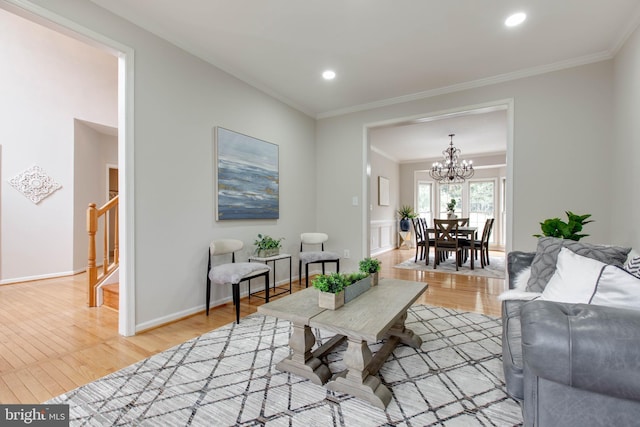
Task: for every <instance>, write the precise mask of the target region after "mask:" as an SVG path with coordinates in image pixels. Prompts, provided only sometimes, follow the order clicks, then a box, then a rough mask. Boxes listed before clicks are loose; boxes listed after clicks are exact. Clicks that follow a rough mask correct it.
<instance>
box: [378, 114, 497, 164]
mask: <svg viewBox="0 0 640 427" xmlns="http://www.w3.org/2000/svg"><path fill="white" fill-rule="evenodd" d="M449 134H454V135H455V136H454V137H453V145H454V146H455V147H457V148H459V149H460V150H461V151H462V152H461V155H460V160H474V156H473V155H474V154H475V155H477V154H483V155H486V154H488V153H492V154H502V155H503V156H502V158H503V160H502V163H504V161H506V158H505V154H506V153H505V152H506V149H507V111H506V109H499V110H498V111H496V108H485V109H481V110H475V111H468V112H462V113H460V114H453V115H450V116H447V117H432V118H429V119H428V120H426V121H418V122H408V123H400V124H398V125H393V126H386V127H378V128H374V129H372V130H370V132H369V144H370V146H371V148H372V149H374V150H376V151H377V152H378V153H380V154H382V155H384V156H385V157H388V158H390V159H392V160H395V161H397V162H399V163H407V162H416V161H424V160H427V159H429V160H431V161H435V160H442V151H443V150H444V149H445V148H447V147H448V145H449V141H450V138H449V136H448V135H449ZM475 160H476V162H475V164H478V162H477V160H478V159H477V158H476V159H475Z"/></svg>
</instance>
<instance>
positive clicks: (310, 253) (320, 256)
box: [298, 233, 340, 288]
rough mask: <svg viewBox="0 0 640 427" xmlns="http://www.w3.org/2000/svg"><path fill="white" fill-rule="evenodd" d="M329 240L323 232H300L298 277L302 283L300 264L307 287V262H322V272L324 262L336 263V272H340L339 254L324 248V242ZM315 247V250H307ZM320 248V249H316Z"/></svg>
mask: <svg viewBox="0 0 640 427" xmlns="http://www.w3.org/2000/svg"><path fill="white" fill-rule="evenodd" d="M327 240H329V236H328V235H327V234H325V233H302V234H301V235H300V257H299V258H300V261H299V262H298V277H299V278H300V279H299V280H300V282H301V283H302V265H303V264H304V266H305V280H306V286H305V287H307V288H308V287H309V264H322V274H324V271H325V268H324V267H325V264H326V263H334V262H335V263H336V272H338V273H339V272H340V256H339V255H338V254H336V253H335V252H329V251H325V250H324V243H325V242H326V241H327ZM308 249H315V250H308ZM318 249H320V250H318Z"/></svg>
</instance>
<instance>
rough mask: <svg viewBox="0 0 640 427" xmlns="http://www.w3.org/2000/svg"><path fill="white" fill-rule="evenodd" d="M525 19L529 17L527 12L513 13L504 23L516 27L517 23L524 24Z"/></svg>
mask: <svg viewBox="0 0 640 427" xmlns="http://www.w3.org/2000/svg"><path fill="white" fill-rule="evenodd" d="M525 19H527V14H526V13H523V12H518V13H514V14H513V15H511V16H510V17H508V18H507V19H506V21H504V25H506V26H507V27H515V26H517V25H520V24H522V23H523V22H524V20H525Z"/></svg>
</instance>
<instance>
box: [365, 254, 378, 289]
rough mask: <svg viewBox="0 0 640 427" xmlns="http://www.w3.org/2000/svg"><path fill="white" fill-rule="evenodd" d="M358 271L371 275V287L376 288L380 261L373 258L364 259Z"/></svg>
mask: <svg viewBox="0 0 640 427" xmlns="http://www.w3.org/2000/svg"><path fill="white" fill-rule="evenodd" d="M360 271H362V272H363V273H367V274H369V275H371V286H376V285H377V284H378V276H379V274H378V273H379V272H380V261H378V260H377V259H374V258H365V259H363V260H362V261H360Z"/></svg>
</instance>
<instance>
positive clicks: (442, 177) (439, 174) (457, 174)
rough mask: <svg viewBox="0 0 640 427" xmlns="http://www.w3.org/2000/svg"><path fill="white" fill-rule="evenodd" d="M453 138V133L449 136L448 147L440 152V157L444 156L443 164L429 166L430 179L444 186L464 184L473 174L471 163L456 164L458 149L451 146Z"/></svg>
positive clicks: (464, 161)
mask: <svg viewBox="0 0 640 427" xmlns="http://www.w3.org/2000/svg"><path fill="white" fill-rule="evenodd" d="M454 136H455V134H454V133H452V134H451V135H449V137H450V138H451V142H450V143H449V147H447V149H446V150H444V151H443V152H442V155H443V156H444V163H440V162H436V163H434V164H433V165H432V166H431V171H429V175H431V178H433V179H434V180H436V181H438V182H441V183H444V184H450V183H454V182H464V180H465V179H469V178H471V177H472V176H473V173H474V170H473V164H472V162H471V161H469V162H467V161H466V160H463V161H462V163H461V164H458V155H459V154H460V149H459V148H456V147H454V146H453V137H454Z"/></svg>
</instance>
